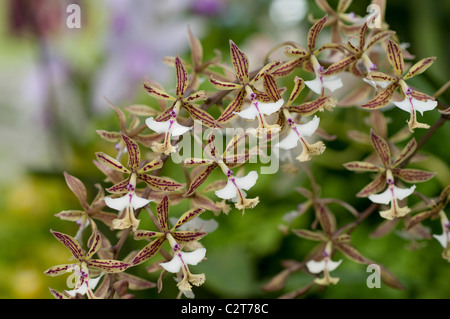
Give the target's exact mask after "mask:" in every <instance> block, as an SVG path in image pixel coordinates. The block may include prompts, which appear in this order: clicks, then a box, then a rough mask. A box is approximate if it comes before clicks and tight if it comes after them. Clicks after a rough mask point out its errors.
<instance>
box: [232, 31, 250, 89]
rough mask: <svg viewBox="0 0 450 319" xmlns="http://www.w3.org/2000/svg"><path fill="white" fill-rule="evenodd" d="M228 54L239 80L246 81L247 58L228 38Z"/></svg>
mask: <svg viewBox="0 0 450 319" xmlns="http://www.w3.org/2000/svg"><path fill="white" fill-rule="evenodd" d="M230 55H231V61H232V63H233V67H234V70H235V71H236V75H237V77H238V79H239V82H241V83H248V58H247V56H246V55H245V54H244V52H242V51H241V50H240V49H239V48H238V46H237V45H236V44H235V43H234V42H233V41H232V40H230Z"/></svg>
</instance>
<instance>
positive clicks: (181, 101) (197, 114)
mask: <svg viewBox="0 0 450 319" xmlns="http://www.w3.org/2000/svg"><path fill="white" fill-rule="evenodd" d="M175 70H176V77H177V79H176V80H177V86H176V95H175V96H172V95H170V94H169V93H167V92H165V91H164V90H162V89H160V88H158V87H157V86H156V85H154V84H153V83H150V82H145V83H144V88H145V90H146V91H147V93H148V94H149V95H150V96H152V97H154V98H156V99H158V100H163V101H166V102H167V101H171V102H173V105H172V106H171V107H169V108H167V109H166V110H164V111H163V112H162V113H161V114H159V115H158V116H157V117H156V118H153V117H150V118H148V119H147V120H146V121H145V123H146V124H147V126H148V127H149V128H150V129H151V130H154V131H155V132H157V133H165V138H164V142H163V143H158V142H153V144H152V150H153V151H155V152H157V153H164V154H166V155H170V154H171V153H173V152H175V151H176V149H177V148H176V147H174V146H173V145H172V144H171V137H177V136H180V135H183V134H184V133H186V132H187V131H188V130H190V129H191V128H188V127H186V126H183V125H180V124H178V123H177V117H178V115H179V113H180V108H184V109H185V110H186V111H187V112H188V113H189V115H190V117H191V118H192V119H193V120H195V121H200V122H201V123H202V125H204V126H207V127H210V128H215V127H220V125H218V124H217V123H216V120H215V119H214V118H213V117H212V116H211V115H209V114H208V113H207V112H205V111H203V110H202V109H200V108H198V107H197V106H195V105H194V104H193V103H195V102H198V101H202V100H205V99H206V92H205V91H203V90H201V91H196V92H193V93H191V94H190V95H187V94H186V92H187V91H188V87H189V85H190V84H189V75H188V73H187V71H186V69H185V68H184V66H183V63H182V62H181V60H180V58H179V57H176V58H175Z"/></svg>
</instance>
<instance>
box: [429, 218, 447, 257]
mask: <svg viewBox="0 0 450 319" xmlns="http://www.w3.org/2000/svg"><path fill="white" fill-rule="evenodd" d="M439 216H440V217H441V225H442V234H441V235H433V237H434V238H436V240H437V241H439V243H440V244H441V245H442V247H444V251H443V252H442V257H443V258H444V259H446V260H447V261H449V262H450V231H449V227H450V222H449V221H448V218H447V215H445V213H444V211H442V210H441V211H440V212H439Z"/></svg>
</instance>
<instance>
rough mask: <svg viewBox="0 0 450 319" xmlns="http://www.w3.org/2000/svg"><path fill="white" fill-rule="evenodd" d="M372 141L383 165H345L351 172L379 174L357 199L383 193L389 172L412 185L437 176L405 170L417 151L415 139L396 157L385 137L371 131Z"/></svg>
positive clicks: (420, 171) (416, 170)
mask: <svg viewBox="0 0 450 319" xmlns="http://www.w3.org/2000/svg"><path fill="white" fill-rule="evenodd" d="M370 140H371V143H372V147H373V149H374V150H375V152H376V154H377V155H378V158H379V160H380V162H381V165H376V164H374V163H372V162H363V161H353V162H348V163H345V164H344V166H345V168H347V169H348V170H351V171H355V172H373V173H378V175H376V177H375V179H374V180H373V181H372V182H370V183H369V184H367V185H366V186H365V187H364V188H363V189H362V190H361V191H359V192H358V194H356V196H357V197H368V196H369V195H372V194H375V193H379V192H381V191H383V190H384V189H385V187H386V180H387V178H388V176H387V175H388V172H390V174H392V175H393V176H394V177H395V178H399V179H401V180H402V181H404V182H407V183H411V184H416V183H423V182H426V181H428V180H430V179H431V178H433V177H434V176H435V175H436V174H435V173H432V172H427V171H423V170H419V169H414V168H403V166H404V164H405V163H406V161H407V160H408V159H409V158H410V157H411V156H412V155H413V154H414V152H415V151H416V149H417V143H416V140H415V139H414V138H413V139H411V140H410V141H409V142H408V143H407V144H406V146H405V147H404V148H403V149H402V150H401V151H400V154H399V155H398V156H396V157H393V156H392V155H391V151H390V146H389V143H388V142H387V141H386V140H385V139H384V138H383V137H381V136H380V135H378V134H376V133H375V132H374V130H371V131H370ZM392 180H393V178H392ZM397 193H398V191H397ZM375 198H377V197H375Z"/></svg>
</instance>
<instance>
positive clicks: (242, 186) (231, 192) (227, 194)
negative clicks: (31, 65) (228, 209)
mask: <svg viewBox="0 0 450 319" xmlns="http://www.w3.org/2000/svg"><path fill="white" fill-rule="evenodd" d="M219 165H220V167H221V168H222V171H223V172H224V174H225V175H226V176H227V178H228V182H227V185H226V186H225V187H224V188H222V189H219V190H217V191H216V195H217V196H218V197H220V198H223V199H230V200H232V201H233V202H235V203H236V208H237V209H242V210H243V211H244V210H245V208H248V207H249V208H253V207H254V206H255V205H256V204H258V202H259V198H258V197H256V198H253V199H247V198H246V197H245V196H246V193H245V192H244V190H249V189H250V188H251V187H253V186H254V185H255V184H256V180H257V179H258V173H257V172H256V171H251V172H250V173H248V174H247V175H246V176H244V177H236V176H234V175H233V171H232V170H230V169H229V168H228V167H227V166H226V165H225V164H224V163H219Z"/></svg>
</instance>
